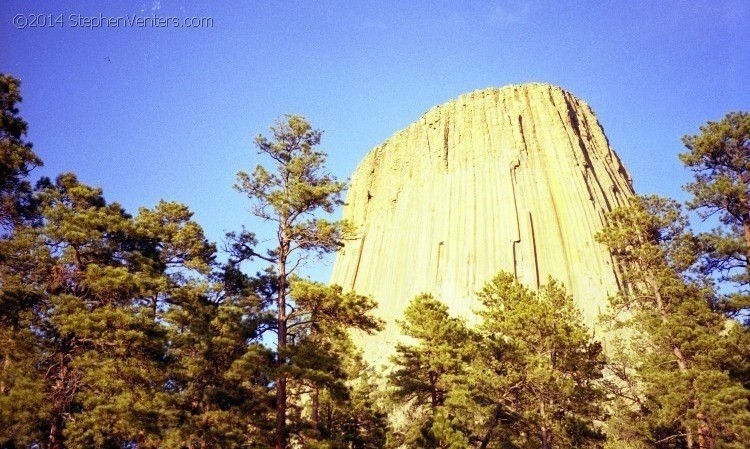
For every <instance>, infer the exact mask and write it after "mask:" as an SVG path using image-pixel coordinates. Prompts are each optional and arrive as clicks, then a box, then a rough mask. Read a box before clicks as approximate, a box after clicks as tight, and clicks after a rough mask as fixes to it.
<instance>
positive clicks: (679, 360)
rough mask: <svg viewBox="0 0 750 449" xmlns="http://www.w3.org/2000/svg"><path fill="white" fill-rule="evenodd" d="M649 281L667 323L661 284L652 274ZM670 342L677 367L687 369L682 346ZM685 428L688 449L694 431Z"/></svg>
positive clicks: (682, 369)
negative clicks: (660, 288)
mask: <svg viewBox="0 0 750 449" xmlns="http://www.w3.org/2000/svg"><path fill="white" fill-rule="evenodd" d="M648 283H649V286H650V287H651V291H652V292H653V294H654V298H656V308H657V309H658V311H659V316H660V317H661V322H662V323H664V324H666V322H667V311H666V308H665V306H664V299H663V297H662V296H661V292H660V291H659V286H658V284H657V282H656V280H655V279H653V278H652V277H650V276H649V277H648ZM671 338H672V337H671V336H670V340H671ZM670 344H671V345H672V353H673V354H674V356H675V358H676V359H677V367H678V368H679V370H680V371H681V372H685V371H687V361H686V360H685V356H684V355H683V354H682V350H680V348H679V347H678V346H677V345H675V344H673V343H671V342H670ZM685 430H686V433H687V435H686V436H685V444H686V445H687V447H688V449H692V447H693V446H694V442H693V432H692V431H691V429H685Z"/></svg>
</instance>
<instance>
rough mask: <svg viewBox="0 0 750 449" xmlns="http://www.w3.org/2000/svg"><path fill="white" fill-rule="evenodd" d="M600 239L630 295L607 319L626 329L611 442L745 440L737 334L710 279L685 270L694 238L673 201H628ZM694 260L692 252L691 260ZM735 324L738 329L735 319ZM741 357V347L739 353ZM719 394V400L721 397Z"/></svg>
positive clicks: (747, 419)
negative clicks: (719, 307) (718, 308)
mask: <svg viewBox="0 0 750 449" xmlns="http://www.w3.org/2000/svg"><path fill="white" fill-rule="evenodd" d="M608 219H609V223H610V224H609V225H608V226H607V227H606V228H605V229H604V230H603V231H602V232H601V233H600V234H599V235H598V236H597V238H598V240H599V241H600V242H602V243H604V244H605V245H607V246H608V247H609V248H610V250H611V251H612V253H613V254H614V255H615V256H616V257H617V259H618V261H619V262H620V268H621V273H622V277H623V281H624V282H625V283H626V285H627V289H626V292H623V293H621V294H620V295H618V296H616V297H614V298H612V300H611V304H612V310H611V314H610V316H609V317H607V318H606V319H607V320H608V321H609V323H610V324H612V325H613V326H614V327H616V328H617V327H619V328H623V327H625V328H627V329H630V330H631V332H632V333H631V335H629V336H628V337H627V341H628V344H624V345H622V346H624V347H622V349H621V350H620V351H619V356H618V355H617V354H618V352H617V351H612V354H613V360H612V362H611V364H610V367H611V371H612V373H613V374H614V375H615V376H616V377H617V380H615V381H613V382H611V383H610V390H611V392H612V393H613V394H614V395H615V396H616V397H617V398H618V401H617V403H616V404H615V409H616V410H617V413H616V414H615V419H614V420H613V422H612V424H611V427H612V430H613V431H614V435H613V437H614V439H616V440H619V441H621V442H625V443H633V444H636V445H637V444H648V445H654V446H657V447H694V446H696V445H697V447H702V448H703V447H715V446H716V447H719V446H720V447H728V448H729V447H738V448H739V447H742V446H743V445H744V442H745V441H746V440H747V438H748V437H750V435H749V434H748V428H750V427H748V424H750V413H749V412H748V408H747V407H748V400H747V391H746V390H745V389H744V388H743V387H742V385H741V384H740V383H739V382H737V381H736V380H734V379H732V378H731V377H730V376H729V373H728V371H727V369H728V368H730V367H731V366H733V367H734V369H738V370H740V371H742V370H743V369H745V368H742V365H743V364H742V363H739V364H738V363H735V362H736V361H735V362H732V355H731V352H730V351H731V350H732V347H733V346H734V347H735V348H739V347H740V346H738V345H736V343H738V341H739V340H741V338H740V339H739V340H738V339H737V335H736V332H738V331H740V332H741V331H742V330H740V329H732V330H731V331H729V332H728V331H727V329H728V328H731V327H732V324H731V323H728V322H726V320H725V319H724V317H723V315H721V314H719V313H716V312H715V311H714V310H713V309H712V308H711V304H713V303H714V293H713V290H712V289H711V288H710V285H708V284H704V283H699V282H697V281H691V280H690V279H689V278H687V277H686V276H685V275H684V273H685V272H686V270H687V269H688V268H689V267H690V265H691V260H690V258H689V257H683V256H689V255H694V254H696V253H695V252H694V251H693V250H692V248H694V245H693V243H694V242H695V239H694V238H693V237H692V235H691V234H690V232H689V231H688V230H687V229H686V227H685V224H686V219H685V218H684V216H682V214H681V213H680V210H679V206H678V205H677V204H676V203H674V202H673V201H668V200H664V199H661V198H657V197H642V198H636V199H634V200H633V202H632V204H631V205H629V206H627V207H621V208H619V209H616V210H614V211H613V212H611V213H610V214H609V216H608ZM693 260H694V259H693ZM735 327H737V326H735ZM745 354H747V353H746V352H745ZM719 398H721V399H719Z"/></svg>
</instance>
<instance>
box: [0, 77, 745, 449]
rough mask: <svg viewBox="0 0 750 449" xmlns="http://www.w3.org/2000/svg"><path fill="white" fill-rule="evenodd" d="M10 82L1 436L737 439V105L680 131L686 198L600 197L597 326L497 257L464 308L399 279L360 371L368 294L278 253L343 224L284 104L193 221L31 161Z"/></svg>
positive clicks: (295, 441) (518, 442)
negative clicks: (400, 291) (618, 278)
mask: <svg viewBox="0 0 750 449" xmlns="http://www.w3.org/2000/svg"><path fill="white" fill-rule="evenodd" d="M20 103H21V85H20V82H19V80H18V79H16V78H14V77H13V76H11V75H8V74H3V75H0V107H1V108H2V116H1V118H0V120H1V122H0V447H2V448H7V449H14V448H40V449H41V448H44V449H46V448H49V449H62V448H71V449H73V448H191V449H192V448H196V449H197V448H235V447H236V448H240V447H243V448H277V449H286V448H298V447H304V448H356V449H365V448H367V449H371V448H372V449H374V448H398V447H404V448H452V449H455V448H543V449H549V448H573V447H574V448H608V449H616V448H617V449H625V448H633V449H641V448H664V449H666V448H691V449H692V448H695V449H698V448H700V449H708V448H733V449H734V448H736V449H741V448H745V447H747V444H748V443H747V442H748V441H750V402H749V399H750V315H748V313H749V312H750V113H748V112H730V113H728V114H727V115H726V116H725V117H723V118H721V119H720V120H718V121H708V122H707V123H706V124H705V125H704V126H702V127H701V128H700V129H699V130H696V133H695V134H688V135H686V136H685V137H684V138H683V144H684V148H685V149H684V152H683V153H681V154H680V155H679V158H680V160H681V161H682V163H683V164H684V166H685V168H686V169H687V170H689V171H690V172H691V173H692V174H693V180H692V181H691V182H690V183H689V184H687V185H685V186H684V189H685V190H686V192H687V193H688V194H689V196H690V199H689V201H687V202H686V204H681V203H680V202H678V201H676V200H674V199H670V198H663V197H658V196H639V197H635V198H633V200H632V202H631V203H630V204H629V205H627V206H624V207H620V208H617V209H615V210H613V211H612V212H611V213H610V214H609V216H608V217H607V222H608V225H607V226H606V227H605V228H604V229H603V230H602V231H601V232H599V233H598V234H597V236H596V239H597V240H598V241H599V242H600V243H601V244H603V245H604V246H606V247H607V248H608V249H609V250H610V252H611V253H612V255H613V256H614V257H615V259H616V260H617V261H618V264H619V268H620V270H621V272H622V277H623V280H624V283H625V285H626V286H627V288H625V289H623V292H622V293H620V294H618V295H615V296H612V297H610V298H609V305H610V307H609V310H608V311H607V312H606V313H605V314H603V315H602V316H601V317H600V321H601V322H602V325H603V326H606V327H607V328H608V329H610V332H609V334H608V337H607V338H606V339H604V340H602V339H597V338H594V336H593V335H592V333H591V331H590V330H589V328H588V327H587V326H586V325H585V324H584V323H583V320H582V317H581V314H580V312H579V311H578V309H577V308H576V306H575V303H574V299H573V298H572V297H571V295H570V294H569V293H568V292H567V291H566V287H565V285H563V284H562V283H560V282H559V281H558V280H555V279H548V280H547V281H546V283H544V285H542V287H541V288H539V289H538V290H532V289H529V288H527V287H526V286H524V285H522V284H521V283H519V282H518V281H517V280H516V279H515V278H514V276H513V275H512V274H510V273H506V272H500V273H498V274H497V275H496V276H495V277H494V278H493V279H492V280H490V281H489V282H488V283H487V284H486V285H485V286H484V287H483V288H482V290H481V291H479V292H478V293H477V297H478V300H479V302H480V303H481V305H482V307H481V308H480V309H479V310H477V311H476V314H477V316H478V317H479V321H478V324H477V325H476V326H470V325H468V324H467V323H466V322H465V320H463V319H461V318H458V317H454V316H452V315H451V314H450V313H449V310H448V308H447V306H445V305H444V303H443V302H442V301H441V298H435V297H432V296H430V295H428V294H424V295H420V296H418V297H416V298H414V299H413V300H412V301H411V302H410V303H409V305H408V307H407V308H406V312H405V314H404V316H403V318H402V320H401V321H400V323H399V324H400V326H401V329H402V331H403V333H404V335H406V336H407V337H408V338H406V339H404V341H403V342H401V343H400V344H399V345H398V346H397V347H396V348H395V355H394V356H393V357H392V360H391V362H392V366H391V368H390V369H388V370H385V371H384V370H381V369H379V367H374V366H369V365H368V364H367V363H366V362H365V360H364V358H363V357H362V354H361V352H360V351H359V350H358V348H357V346H356V345H355V343H354V342H353V339H352V335H353V334H355V333H362V332H364V333H376V332H379V331H380V330H381V329H382V327H383V322H382V321H381V320H380V319H378V318H377V317H376V315H375V313H374V312H375V309H376V307H377V302H376V301H377V300H378V298H371V297H368V296H365V295H360V294H358V293H357V292H353V291H345V290H344V289H342V288H341V287H339V286H336V285H328V284H324V283H319V282H314V281H311V280H310V279H308V278H305V277H302V276H300V275H299V274H298V271H299V267H301V266H304V265H305V264H306V263H313V262H314V261H316V260H319V258H320V257H321V256H324V255H326V254H330V253H333V252H335V251H336V250H337V249H338V248H339V247H340V246H341V245H342V242H344V241H346V239H347V238H349V236H350V235H351V233H352V232H353V229H352V227H351V224H350V223H347V222H346V221H341V220H336V219H333V218H330V217H331V216H332V215H334V214H335V213H336V212H337V211H338V207H339V206H341V205H342V204H343V194H344V192H345V191H346V188H347V185H346V183H345V182H343V181H340V180H338V179H336V178H335V177H333V176H332V175H330V173H329V172H328V170H327V168H326V167H327V166H326V164H327V155H326V153H325V152H323V151H321V150H320V144H321V139H322V133H321V131H319V130H317V129H315V128H314V127H313V126H312V125H311V124H310V122H308V120H307V119H306V118H304V117H302V116H298V115H288V116H285V117H282V118H280V119H278V120H277V121H276V123H275V124H274V125H273V126H272V127H271V129H270V134H269V135H268V136H265V135H263V134H261V135H259V136H258V137H257V138H256V139H255V140H254V142H249V143H248V148H249V150H253V149H254V150H255V151H257V153H258V154H259V155H260V156H261V157H262V158H263V161H264V164H261V165H258V166H257V167H254V168H251V170H250V171H239V172H238V174H237V178H236V183H235V185H234V186H233V187H234V189H235V190H236V191H237V193H238V194H240V195H244V196H246V197H247V204H248V208H249V210H250V211H251V214H250V215H248V222H247V227H243V228H241V229H237V230H235V231H232V232H228V233H227V234H226V237H225V239H224V240H223V241H221V242H210V241H208V239H207V238H206V236H205V234H204V232H203V230H202V228H201V225H200V224H199V223H197V222H196V221H195V220H194V219H193V213H192V212H191V209H190V207H189V206H188V205H184V204H180V203H176V202H167V201H161V202H159V203H158V204H156V205H155V206H152V207H142V208H140V209H139V210H138V211H134V212H133V211H131V212H128V211H126V210H124V208H123V207H122V206H121V205H120V204H118V203H117V201H115V200H112V199H106V198H105V196H104V192H102V190H101V189H100V188H97V187H95V186H90V185H87V184H85V183H84V182H82V181H81V180H79V179H78V178H77V177H76V175H75V174H73V173H63V174H60V175H59V176H57V177H56V178H55V179H50V178H47V177H41V178H39V177H34V173H33V172H34V169H35V168H37V167H40V166H41V165H42V164H43V161H42V160H41V159H40V157H39V156H38V155H37V154H36V153H35V151H34V149H33V147H32V143H31V142H29V141H28V140H27V128H28V124H27V123H26V121H25V120H24V119H23V117H22V116H21V115H20V112H19V105H20ZM32 126H33V124H32ZM231 187H232V186H227V189H229V188H231ZM261 222H262V223H270V224H271V225H272V228H273V229H274V232H272V233H270V234H269V235H259V234H256V232H254V231H253V227H254V226H255V225H257V224H258V223H261ZM707 224H708V225H710V226H707ZM693 227H696V228H701V229H705V230H703V231H701V232H696V231H693V230H692V229H693ZM269 241H270V243H268V242H269ZM249 262H253V263H256V264H260V265H262V266H263V267H264V268H263V269H260V270H255V269H250V268H248V267H249V266H251V265H250V264H249ZM253 266H255V265H253ZM384 282H387V280H384Z"/></svg>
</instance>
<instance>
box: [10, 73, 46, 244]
mask: <svg viewBox="0 0 750 449" xmlns="http://www.w3.org/2000/svg"><path fill="white" fill-rule="evenodd" d="M20 85H21V82H20V81H19V80H18V79H16V78H13V77H12V76H10V75H7V74H2V73H0V231H3V233H4V232H7V231H9V230H10V229H12V228H13V227H15V226H17V225H18V224H19V223H20V222H23V221H28V220H30V219H32V218H33V215H32V214H33V210H32V209H33V201H32V198H31V184H30V183H29V181H28V180H26V179H25V178H26V177H27V176H28V175H29V173H30V172H31V170H33V169H34V168H36V167H39V166H41V165H42V160H41V159H40V158H39V156H37V155H36V154H35V153H34V151H33V150H32V145H31V143H29V142H27V141H26V140H25V137H26V132H27V129H28V125H27V123H26V121H25V120H24V119H23V118H21V117H20V116H19V115H18V103H20V102H21V93H20Z"/></svg>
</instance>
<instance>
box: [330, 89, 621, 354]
mask: <svg viewBox="0 0 750 449" xmlns="http://www.w3.org/2000/svg"><path fill="white" fill-rule="evenodd" d="M632 194H633V190H632V184H631V180H630V176H629V175H628V173H627V171H626V170H625V168H624V167H623V165H622V163H621V162H620V160H619V158H618V157H617V155H616V154H615V152H614V151H613V150H612V148H611V147H610V146H609V142H608V141H607V138H606V136H605V135H604V132H603V130H602V127H601V125H600V124H599V122H598V120H597V118H596V116H595V115H594V113H593V111H592V110H591V108H590V107H589V106H588V105H587V104H586V103H585V102H583V101H581V100H579V99H577V98H576V97H574V96H573V95H571V94H570V93H568V92H566V91H564V90H562V89H560V88H558V87H554V86H550V85H545V84H524V85H519V86H507V87H504V88H501V89H487V90H483V91H475V92H473V93H470V94H467V95H463V96H461V97H459V98H458V99H456V100H454V101H451V102H448V103H446V104H444V105H442V106H437V107H435V108H433V109H431V110H430V111H428V112H427V113H426V114H425V115H424V116H423V117H422V118H421V119H420V120H418V121H417V122H415V123H413V124H411V125H410V126H408V127H407V128H406V129H404V130H402V131H400V132H398V133H396V134H395V135H394V136H393V137H391V138H390V139H389V140H388V141H386V142H385V143H383V144H382V145H380V146H378V147H376V148H375V149H373V150H372V151H370V153H368V154H367V155H366V156H365V158H364V160H363V161H362V162H361V163H360V165H359V167H358V168H357V169H356V171H355V173H354V174H353V176H352V178H351V186H350V189H349V192H348V195H347V199H346V202H347V205H346V206H345V208H344V218H346V219H349V220H351V221H352V222H353V223H354V224H355V226H357V230H358V234H357V239H356V240H354V241H351V242H348V243H347V244H346V246H345V247H344V248H343V249H342V250H341V251H340V252H339V254H338V255H337V257H336V262H335V264H334V268H333V275H332V278H331V282H332V283H335V284H340V285H342V286H343V287H344V288H345V289H354V290H356V291H357V292H359V293H362V294H370V295H373V297H374V298H375V299H376V300H377V301H378V302H379V309H378V315H379V316H380V317H381V318H383V319H384V320H385V321H386V323H387V327H386V330H385V331H383V332H381V333H380V334H378V335H376V336H371V337H363V338H361V339H360V344H361V345H362V347H363V348H364V351H365V356H366V358H367V359H368V360H369V361H370V362H375V363H377V364H381V363H387V361H388V356H390V355H391V354H392V353H393V348H394V346H395V342H396V341H397V339H398V338H399V332H398V326H397V324H396V320H397V319H400V318H401V316H402V312H403V310H404V308H405V306H406V304H407V303H408V302H409V300H411V298H413V297H414V296H415V295H417V294H419V293H421V292H430V293H433V294H434V295H435V296H436V297H438V298H440V299H441V300H442V301H444V302H445V303H446V304H447V305H448V306H449V307H450V309H451V311H452V312H453V313H455V314H457V315H462V316H465V317H467V318H469V319H470V320H471V317H472V310H474V309H475V308H476V307H477V302H476V299H475V296H474V292H475V291H477V290H479V289H480V288H481V287H482V285H483V284H484V282H485V281H487V280H489V279H490V278H491V277H492V276H493V275H494V274H496V273H497V272H498V271H499V270H507V271H510V272H513V273H516V275H517V277H518V278H519V279H520V280H521V281H522V282H524V283H526V284H527V285H529V286H531V287H536V286H538V284H539V283H540V282H541V283H543V282H545V281H546V279H547V277H548V276H552V277H554V278H556V279H559V280H560V281H562V282H563V283H564V284H565V285H566V286H567V287H568V290H569V291H570V292H571V293H572V294H573V295H574V297H575V300H576V302H577V303H578V305H579V306H580V308H581V310H582V312H583V314H584V318H585V320H586V322H587V323H588V324H589V325H591V326H593V325H594V324H595V321H596V318H597V315H598V314H599V312H600V310H603V308H604V307H605V305H606V301H607V295H608V294H611V293H615V292H616V291H617V290H618V288H619V287H618V278H617V274H616V270H615V267H614V264H613V261H612V259H611V257H610V255H609V253H608V252H607V251H606V249H604V248H603V247H602V246H601V245H599V244H598V243H596V242H595V241H594V234H595V233H596V232H597V231H598V230H600V229H601V228H602V226H603V224H604V213H605V212H607V211H609V210H611V209H612V208H613V207H616V206H618V205H621V204H624V203H625V202H626V201H627V198H628V197H629V196H631V195H632Z"/></svg>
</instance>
